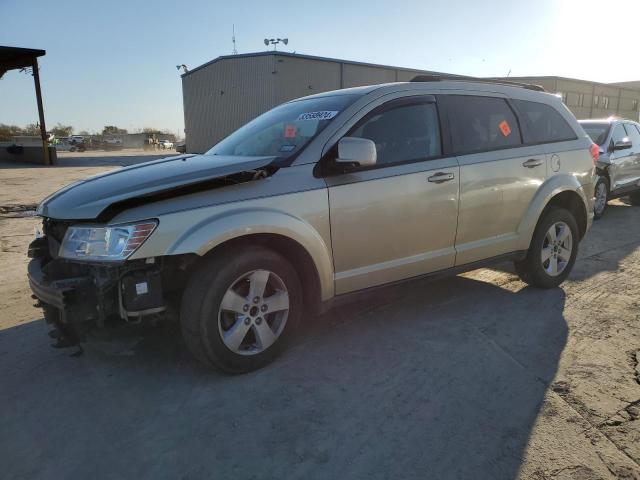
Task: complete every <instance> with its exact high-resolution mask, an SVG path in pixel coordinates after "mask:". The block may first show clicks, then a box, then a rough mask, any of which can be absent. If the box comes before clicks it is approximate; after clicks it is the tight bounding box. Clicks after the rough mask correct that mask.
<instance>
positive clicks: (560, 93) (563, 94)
mask: <svg viewBox="0 0 640 480" xmlns="http://www.w3.org/2000/svg"><path fill="white" fill-rule="evenodd" d="M556 96H557V97H560V98H561V99H562V103H567V92H558V93H556Z"/></svg>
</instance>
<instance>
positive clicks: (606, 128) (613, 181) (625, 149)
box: [580, 118, 640, 218]
mask: <svg viewBox="0 0 640 480" xmlns="http://www.w3.org/2000/svg"><path fill="white" fill-rule="evenodd" d="M580 124H581V125H582V128H584V130H585V131H586V132H587V134H588V135H589V136H590V137H591V139H592V140H593V141H594V142H595V143H596V144H597V145H598V147H599V149H600V155H599V159H598V163H597V165H596V167H597V174H598V180H597V182H596V186H595V202H594V205H593V209H594V214H595V218H600V217H602V215H603V214H604V211H605V209H606V208H607V202H608V201H609V200H612V199H614V198H619V197H624V196H626V195H629V199H630V201H631V204H632V205H640V125H639V124H638V123H636V122H632V121H630V120H622V119H618V118H608V119H606V120H580Z"/></svg>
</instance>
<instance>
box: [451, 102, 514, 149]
mask: <svg viewBox="0 0 640 480" xmlns="http://www.w3.org/2000/svg"><path fill="white" fill-rule="evenodd" d="M444 98H446V103H447V107H448V112H449V122H450V125H451V139H452V142H453V151H454V153H458V154H461V153H471V152H478V151H486V150H493V149H499V148H505V147H514V146H518V145H520V144H521V143H522V141H521V137H520V128H519V126H518V121H517V120H516V117H515V115H514V113H513V111H512V110H511V108H510V107H509V105H508V104H507V102H506V101H505V100H503V99H502V98H495V97H475V96H467V95H449V96H446V97H444Z"/></svg>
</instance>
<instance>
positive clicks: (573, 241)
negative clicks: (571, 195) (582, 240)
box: [515, 207, 579, 288]
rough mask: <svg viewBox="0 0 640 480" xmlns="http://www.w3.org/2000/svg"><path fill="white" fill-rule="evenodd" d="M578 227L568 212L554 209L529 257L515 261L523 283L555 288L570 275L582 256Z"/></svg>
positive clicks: (537, 233) (544, 219)
mask: <svg viewBox="0 0 640 480" xmlns="http://www.w3.org/2000/svg"><path fill="white" fill-rule="evenodd" d="M578 239H579V232H578V224H577V223H576V220H575V218H574V217H573V215H572V214H571V212H569V211H568V210H565V209H564V208H555V207H554V208H550V209H549V210H547V212H546V213H544V215H543V217H542V218H541V219H540V220H539V222H538V225H537V226H536V229H535V231H534V233H533V238H532V240H531V246H530V247H529V250H528V251H527V256H526V257H525V259H524V260H522V261H521V262H515V267H516V272H517V273H518V275H519V276H520V278H521V279H522V281H523V282H526V283H528V284H529V285H531V286H534V287H538V288H555V287H557V286H558V285H560V284H561V283H562V282H563V281H564V280H565V279H566V278H567V276H568V275H569V273H570V272H571V269H572V268H573V264H574V263H575V260H576V255H577V254H578V241H579V240H578Z"/></svg>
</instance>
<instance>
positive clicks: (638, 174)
mask: <svg viewBox="0 0 640 480" xmlns="http://www.w3.org/2000/svg"><path fill="white" fill-rule="evenodd" d="M624 127H625V129H626V130H627V135H628V137H629V140H631V154H632V155H633V173H632V174H631V183H632V184H633V185H637V184H638V182H639V181H640V130H638V126H637V125H636V124H634V123H626V124H625V125H624Z"/></svg>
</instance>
